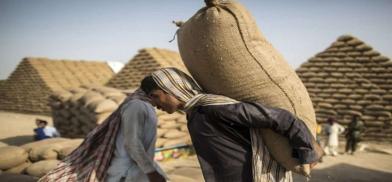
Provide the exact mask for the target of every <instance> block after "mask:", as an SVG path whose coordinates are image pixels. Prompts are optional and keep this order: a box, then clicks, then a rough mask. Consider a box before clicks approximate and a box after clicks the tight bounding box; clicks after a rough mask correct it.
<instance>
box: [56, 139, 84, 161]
mask: <svg viewBox="0 0 392 182" xmlns="http://www.w3.org/2000/svg"><path fill="white" fill-rule="evenodd" d="M82 142H83V139H73V140H71V141H69V142H66V143H63V144H62V147H61V148H59V149H58V150H57V152H58V158H59V159H64V158H65V157H66V156H68V155H69V154H71V153H72V152H73V151H74V150H75V149H76V148H78V147H79V145H80V144H82Z"/></svg>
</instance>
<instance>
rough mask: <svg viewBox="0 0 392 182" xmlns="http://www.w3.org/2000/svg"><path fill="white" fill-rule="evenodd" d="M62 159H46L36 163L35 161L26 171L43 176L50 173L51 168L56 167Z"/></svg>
mask: <svg viewBox="0 0 392 182" xmlns="http://www.w3.org/2000/svg"><path fill="white" fill-rule="evenodd" d="M59 162H60V161H58V160H44V161H39V162H36V163H33V164H32V165H30V166H29V167H28V168H27V169H26V172H27V174H29V175H32V176H36V177H42V176H43V175H45V174H46V173H48V172H49V171H50V170H52V169H54V168H55V167H56V166H57V164H58V163H59Z"/></svg>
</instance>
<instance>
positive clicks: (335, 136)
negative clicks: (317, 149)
mask: <svg viewBox="0 0 392 182" xmlns="http://www.w3.org/2000/svg"><path fill="white" fill-rule="evenodd" d="M327 123H328V125H327V128H326V131H327V134H328V143H327V146H325V148H324V152H325V154H326V155H332V156H337V155H338V147H339V134H342V133H343V132H344V127H343V126H342V125H340V124H338V123H337V122H336V120H335V118H328V119H327Z"/></svg>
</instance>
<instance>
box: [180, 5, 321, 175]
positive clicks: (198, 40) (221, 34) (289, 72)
mask: <svg viewBox="0 0 392 182" xmlns="http://www.w3.org/2000/svg"><path fill="white" fill-rule="evenodd" d="M207 2H208V3H210V2H213V3H210V5H209V6H208V7H205V8H202V9H201V10H199V11H198V12H197V13H196V14H195V15H194V16H193V17H191V18H190V19H189V20H188V21H186V22H185V23H183V24H182V25H181V27H180V29H179V30H178V46H179V50H180V54H181V58H182V60H183V61H184V64H185V66H186V67H187V69H188V70H189V72H190V73H191V74H192V76H193V77H194V78H195V80H196V81H197V82H198V83H199V84H200V85H201V86H202V88H203V89H205V91H207V92H208V93H214V94H221V95H225V96H228V97H231V98H234V99H237V100H241V101H258V102H260V103H263V104H265V105H268V106H273V107H279V108H283V109H286V110H288V111H290V112H291V113H293V114H294V115H296V116H297V117H299V118H300V119H302V120H303V121H304V122H305V124H306V125H307V126H308V128H309V129H310V131H311V132H312V134H313V135H314V136H315V130H316V117H315V112H314V109H313V106H312V102H311V100H310V97H309V95H308V92H307V91H306V88H305V86H304V85H303V83H302V82H301V80H300V79H299V77H298V76H297V75H296V73H295V71H294V70H293V69H292V68H290V66H289V65H288V63H287V62H286V61H285V60H284V58H283V56H282V55H281V54H280V53H279V52H278V51H277V50H276V49H275V48H274V47H273V46H272V45H271V44H270V43H269V42H268V41H267V40H266V38H265V37H264V36H263V35H262V34H261V32H260V31H259V30H258V28H257V26H256V23H255V21H254V20H253V18H252V17H251V15H250V14H249V12H248V11H247V10H246V9H245V8H244V7H243V6H241V5H240V4H238V3H236V2H233V1H224V2H219V1H216V0H215V1H214V0H207ZM211 78H214V79H211ZM261 133H262V136H263V139H264V141H265V143H266V145H267V147H268V149H269V151H270V153H271V154H272V156H273V157H274V158H275V159H276V160H277V161H278V162H279V163H280V164H282V165H283V166H284V167H286V168H287V169H294V166H297V165H298V164H299V163H298V161H297V160H296V159H295V158H293V157H292V156H291V151H292V149H291V147H290V145H289V143H288V140H287V139H286V138H285V137H283V136H281V135H278V134H276V133H274V132H272V131H271V130H268V129H263V130H262V132H261Z"/></svg>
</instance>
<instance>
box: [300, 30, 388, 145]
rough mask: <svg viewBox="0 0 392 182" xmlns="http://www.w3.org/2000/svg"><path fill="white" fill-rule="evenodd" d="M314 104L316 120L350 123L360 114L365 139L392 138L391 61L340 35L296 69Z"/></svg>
mask: <svg viewBox="0 0 392 182" xmlns="http://www.w3.org/2000/svg"><path fill="white" fill-rule="evenodd" d="M296 72H297V74H298V75H299V76H300V78H301V80H302V81H303V82H304V84H305V86H306V88H307V90H308V92H309V94H310V96H311V99H312V102H313V104H314V106H315V110H316V116H317V121H319V122H325V121H326V119H327V118H328V117H335V118H337V120H338V121H339V122H340V123H343V124H348V123H349V122H350V121H351V118H352V116H353V115H358V116H360V117H361V119H362V120H363V121H364V123H365V126H366V133H365V139H369V140H388V141H392V128H391V127H390V125H391V121H392V119H391V116H392V113H391V112H392V62H391V61H390V59H389V58H387V57H384V56H382V55H381V54H380V53H378V52H377V51H375V50H373V49H372V47H371V46H369V45H367V44H365V43H364V42H363V41H361V40H359V39H358V38H355V37H353V36H350V35H343V36H340V37H339V38H338V39H337V40H336V41H335V42H333V43H332V44H331V45H330V46H329V47H328V48H327V49H326V50H325V51H323V52H321V53H318V54H317V55H316V56H314V57H312V58H310V59H309V60H308V61H307V62H306V63H304V64H302V65H301V66H300V68H298V69H297V70H296Z"/></svg>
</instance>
